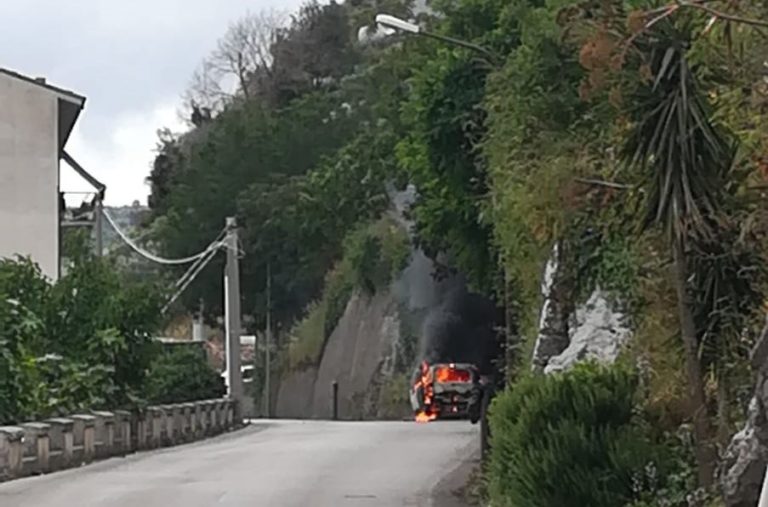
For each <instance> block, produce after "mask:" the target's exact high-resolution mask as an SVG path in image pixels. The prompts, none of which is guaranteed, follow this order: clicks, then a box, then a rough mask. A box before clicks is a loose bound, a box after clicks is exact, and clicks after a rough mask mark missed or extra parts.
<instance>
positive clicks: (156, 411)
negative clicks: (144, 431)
mask: <svg viewBox="0 0 768 507" xmlns="http://www.w3.org/2000/svg"><path fill="white" fill-rule="evenodd" d="M162 417H163V411H162V410H160V408H158V407H149V408H148V409H147V426H149V428H148V429H149V435H150V438H149V446H150V447H152V448H155V447H160V443H161V437H162V430H163V426H162Z"/></svg>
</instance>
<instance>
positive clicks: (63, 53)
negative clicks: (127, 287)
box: [0, 0, 302, 205]
mask: <svg viewBox="0 0 768 507" xmlns="http://www.w3.org/2000/svg"><path fill="white" fill-rule="evenodd" d="M301 3H302V1H301V0H129V1H117V0H67V1H62V0H0V23H1V24H0V48H2V50H0V67H5V68H9V69H11V70H15V71H18V72H21V73H22V74H26V75H30V76H33V77H38V76H40V77H46V78H47V79H48V81H49V82H50V83H51V84H53V85H56V86H61V87H62V88H66V89H70V90H72V91H75V92H78V93H80V94H82V95H85V96H86V97H87V98H88V100H87V102H86V106H85V110H84V111H83V113H82V115H81V116H80V121H79V123H78V125H77V126H76V129H75V131H74V133H73V134H72V137H71V138H70V141H69V144H68V145H67V148H68V151H69V152H70V153H71V154H72V156H73V157H75V158H76V159H77V160H78V161H79V162H80V163H81V164H82V165H83V166H84V167H85V168H86V169H87V170H88V171H89V172H91V174H93V175H94V176H96V177H97V178H98V179H100V180H101V181H103V182H104V183H106V185H107V187H108V190H107V204H110V205H121V204H130V203H131V202H132V201H133V200H135V199H137V200H139V201H141V202H146V196H147V194H148V193H149V188H148V187H147V186H146V185H145V184H144V178H145V177H146V176H147V175H148V174H149V167H150V164H151V161H152V159H153V157H154V153H153V150H154V148H155V141H156V137H157V136H156V131H157V129H158V128H161V127H169V128H171V129H172V130H180V129H183V123H182V122H181V121H180V120H179V118H178V113H177V111H178V110H179V107H180V105H181V95H182V94H183V93H184V91H185V90H186V88H187V85H188V84H189V81H190V78H191V76H192V73H193V72H194V70H195V69H196V68H197V66H198V64H199V63H200V62H201V60H202V59H203V58H205V57H206V56H207V55H208V54H209V53H210V51H211V50H213V48H214V47H215V45H216V41H217V40H218V38H219V37H220V36H222V35H223V34H224V32H225V31H226V29H227V27H228V26H229V24H230V23H231V22H233V21H235V20H236V19H237V18H239V17H241V16H242V15H244V14H245V13H247V12H248V11H252V12H258V11H260V10H262V9H265V8H279V9H286V10H290V11H293V10H295V9H296V8H297V7H298V6H299V5H300V4H301ZM62 188H63V189H64V190H89V187H88V185H87V183H84V182H82V181H81V180H80V179H79V177H77V176H76V175H75V174H74V173H73V172H72V171H71V170H70V169H68V168H66V167H65V166H64V164H62Z"/></svg>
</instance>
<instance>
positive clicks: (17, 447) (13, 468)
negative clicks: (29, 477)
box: [0, 426, 24, 480]
mask: <svg viewBox="0 0 768 507" xmlns="http://www.w3.org/2000/svg"><path fill="white" fill-rule="evenodd" d="M23 440H24V430H23V429H22V428H19V427H16V426H0V480H3V479H14V478H16V477H20V476H21V474H22V466H23V463H24V461H23V457H24V448H23V445H24V444H23Z"/></svg>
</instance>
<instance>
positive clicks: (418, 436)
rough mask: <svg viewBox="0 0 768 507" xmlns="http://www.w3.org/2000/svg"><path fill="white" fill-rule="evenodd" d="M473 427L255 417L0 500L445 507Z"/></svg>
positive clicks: (195, 506)
mask: <svg viewBox="0 0 768 507" xmlns="http://www.w3.org/2000/svg"><path fill="white" fill-rule="evenodd" d="M477 428H478V427H477V426H471V425H470V424H469V422H466V421H456V422H435V423H430V424H416V423H411V422H335V423H334V422H323V421H274V422H256V423H255V424H253V425H251V426H250V427H248V428H246V429H244V430H241V431H238V432H235V433H230V434H228V435H223V436H221V437H218V438H216V439H213V440H209V441H205V442H199V443H195V444H190V445H185V446H180V447H175V448H169V449H163V450H159V451H154V452H148V453H139V454H134V455H132V456H129V457H127V458H116V459H111V460H108V461H104V462H101V463H96V464H93V465H90V466H86V467H82V468H79V469H76V470H69V471H65V472H58V473H54V474H50V475H46V476H41V477H33V478H28V479H22V480H18V481H12V482H8V483H3V484H0V506H2V507H177V506H178V507H209V506H217V507H218V506H223V507H246V506H247V507H258V506H269V507H272V506H275V507H326V506H327V507H337V506H339V507H346V506H354V507H358V506H359V507H371V506H376V507H379V506H387V507H389V506H392V507H396V506H402V505H407V506H432V505H435V506H439V507H444V504H445V502H444V501H441V500H437V499H438V498H445V491H444V490H445V488H446V485H445V483H446V478H450V477H452V476H455V475H456V471H457V469H460V468H462V467H463V468H466V462H467V460H468V459H470V458H471V457H473V456H476V455H477V448H478V439H479V436H478V429H477ZM449 482H450V481H449ZM449 486H450V485H449ZM456 486H457V487H458V486H460V485H456ZM438 489H443V491H442V492H438V491H437V490H438ZM438 493H439V494H438Z"/></svg>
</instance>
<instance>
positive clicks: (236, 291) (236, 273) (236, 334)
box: [224, 217, 243, 420]
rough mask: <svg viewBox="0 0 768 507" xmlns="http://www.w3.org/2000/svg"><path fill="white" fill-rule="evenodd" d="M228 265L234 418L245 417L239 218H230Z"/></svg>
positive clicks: (226, 295)
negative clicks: (241, 355)
mask: <svg viewBox="0 0 768 507" xmlns="http://www.w3.org/2000/svg"><path fill="white" fill-rule="evenodd" d="M226 225H227V239H226V243H227V268H226V272H225V274H224V313H225V316H224V318H225V321H226V335H227V336H226V344H227V394H228V395H229V397H230V398H232V399H233V400H234V401H235V402H237V403H236V408H235V419H237V420H240V419H242V413H243V375H242V372H241V369H240V334H241V332H240V319H241V314H240V267H239V260H238V255H239V252H240V248H239V245H238V240H237V221H236V219H235V218H234V217H228V218H227V223H226Z"/></svg>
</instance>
